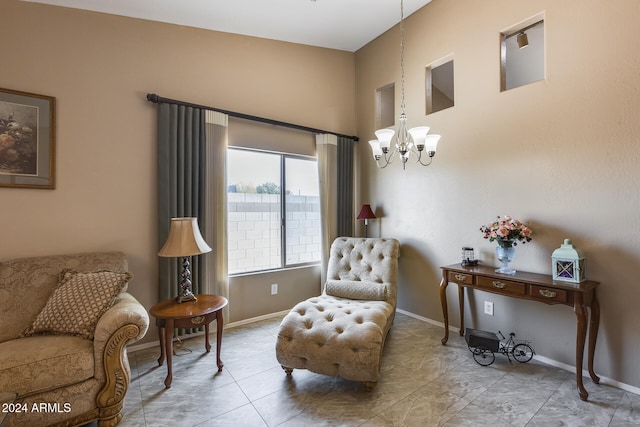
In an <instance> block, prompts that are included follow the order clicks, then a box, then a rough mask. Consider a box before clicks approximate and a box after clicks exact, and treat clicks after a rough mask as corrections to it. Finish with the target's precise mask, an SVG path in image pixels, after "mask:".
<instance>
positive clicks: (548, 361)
mask: <svg viewBox="0 0 640 427" xmlns="http://www.w3.org/2000/svg"><path fill="white" fill-rule="evenodd" d="M396 311H397V312H398V313H402V314H404V315H407V316H409V317H413V318H414V319H418V320H421V321H423V322H426V323H430V324H432V325H435V326H438V327H440V328H443V329H444V323H442V322H438V321H436V320H433V319H429V318H427V317H424V316H420V315H417V314H415V313H411V312H409V311H406V310H401V309H399V308H398V309H396ZM458 329H459V328H457V327H455V326H451V325H450V326H449V331H452V332H455V333H458ZM534 359H536V360H537V361H539V362H542V363H545V364H547V365H550V366H555V367H556V368H560V369H564V370H565V371H569V372H571V373H575V372H576V367H575V366H571V365H568V364H566V363H562V362H558V361H557V360H553V359H549V358H548V357H544V356H538V355H535V356H534ZM582 376H583V377H589V372H588V371H587V370H585V369H583V370H582ZM600 384H606V385H610V386H612V387H616V388H619V389H621V390H624V391H628V392H630V393H633V394H637V395H640V388H639V387H634V386H632V385H629V384H625V383H622V382H620V381H616V380H613V379H611V378H608V377H603V376H600Z"/></svg>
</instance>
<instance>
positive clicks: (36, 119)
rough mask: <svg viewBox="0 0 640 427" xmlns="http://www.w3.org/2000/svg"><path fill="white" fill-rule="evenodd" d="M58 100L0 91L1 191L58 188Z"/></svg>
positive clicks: (36, 95) (13, 91)
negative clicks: (56, 141) (56, 124)
mask: <svg viewBox="0 0 640 427" xmlns="http://www.w3.org/2000/svg"><path fill="white" fill-rule="evenodd" d="M55 106H56V99H55V98H54V97H51V96H45V95H38V94H34V93H28V92H19V91H15V90H11V89H3V88H0V187H14V188H45V189H53V188H55V117H56V114H55Z"/></svg>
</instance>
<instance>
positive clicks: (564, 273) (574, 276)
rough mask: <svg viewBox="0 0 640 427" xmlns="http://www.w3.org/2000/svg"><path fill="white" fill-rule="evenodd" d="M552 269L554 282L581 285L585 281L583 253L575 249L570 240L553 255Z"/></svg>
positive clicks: (565, 240)
mask: <svg viewBox="0 0 640 427" xmlns="http://www.w3.org/2000/svg"><path fill="white" fill-rule="evenodd" d="M551 269H552V271H553V280H560V281H563V282H572V283H580V282H583V281H584V280H585V268H584V255H583V254H582V251H579V250H578V249H576V248H574V247H573V244H572V243H571V240H570V239H564V243H563V244H562V245H561V246H560V247H559V248H558V249H556V250H555V251H553V254H552V255H551Z"/></svg>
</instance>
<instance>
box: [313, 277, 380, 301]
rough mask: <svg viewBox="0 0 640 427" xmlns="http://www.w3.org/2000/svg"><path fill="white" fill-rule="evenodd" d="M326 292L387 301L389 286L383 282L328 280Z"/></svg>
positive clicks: (361, 298)
mask: <svg viewBox="0 0 640 427" xmlns="http://www.w3.org/2000/svg"><path fill="white" fill-rule="evenodd" d="M324 289H325V293H326V294H327V295H332V296H334V297H339V298H348V299H358V300H369V301H386V300H387V296H388V289H387V286H386V285H384V284H382V283H373V282H361V281H353V280H327V283H326V285H325V288H324Z"/></svg>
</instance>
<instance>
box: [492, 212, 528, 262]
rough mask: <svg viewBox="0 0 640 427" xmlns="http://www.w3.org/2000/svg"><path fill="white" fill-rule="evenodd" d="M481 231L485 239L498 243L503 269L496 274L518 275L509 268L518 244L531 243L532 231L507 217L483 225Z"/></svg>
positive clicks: (499, 258) (497, 255)
mask: <svg viewBox="0 0 640 427" xmlns="http://www.w3.org/2000/svg"><path fill="white" fill-rule="evenodd" d="M480 231H481V232H482V233H484V238H485V239H489V241H490V242H493V241H494V240H495V241H496V242H498V246H497V247H496V257H497V258H498V260H499V261H500V262H501V263H502V267H500V268H498V269H496V273H502V274H516V270H514V269H513V268H510V267H509V263H510V262H511V261H513V257H514V256H515V253H516V248H515V247H516V246H517V245H518V242H521V243H522V244H524V243H527V242H530V241H531V234H532V232H531V229H530V228H529V227H527V226H526V225H524V224H523V223H522V222H520V221H518V220H517V219H514V218H511V217H510V216H509V215H505V216H504V217H502V218H501V217H497V219H496V220H495V221H493V222H492V223H490V224H487V225H483V226H482V227H480Z"/></svg>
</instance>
